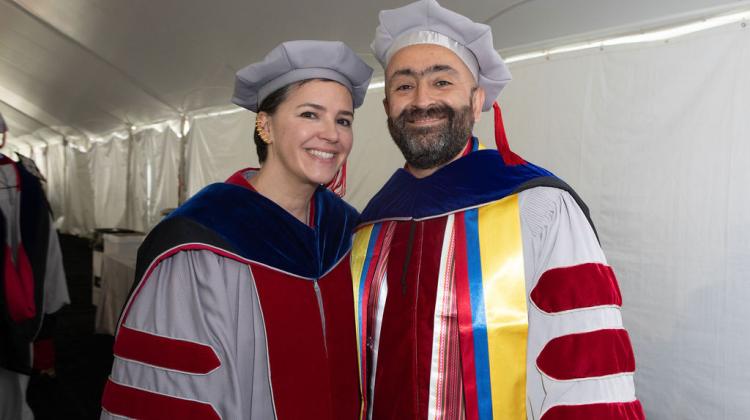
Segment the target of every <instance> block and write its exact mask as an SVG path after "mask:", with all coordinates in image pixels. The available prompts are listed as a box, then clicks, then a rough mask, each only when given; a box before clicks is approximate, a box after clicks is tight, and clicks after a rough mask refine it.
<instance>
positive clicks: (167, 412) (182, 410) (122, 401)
mask: <svg viewBox="0 0 750 420" xmlns="http://www.w3.org/2000/svg"><path fill="white" fill-rule="evenodd" d="M102 408H103V409H105V410H107V411H108V412H109V413H111V414H114V415H118V416H124V417H128V418H133V419H141V420H151V419H154V420H156V419H184V420H193V419H195V420H198V419H201V420H208V419H217V420H218V419H220V418H221V417H219V414H218V413H217V412H216V410H215V409H214V408H213V406H212V405H211V404H208V403H205V402H201V401H194V400H188V399H184V398H177V397H173V396H170V395H164V394H157V393H155V392H151V391H146V390H143V389H139V388H133V387H129V386H125V385H121V384H118V383H116V382H113V381H112V380H111V379H110V380H109V381H107V385H106V386H105V387H104V396H103V397H102Z"/></svg>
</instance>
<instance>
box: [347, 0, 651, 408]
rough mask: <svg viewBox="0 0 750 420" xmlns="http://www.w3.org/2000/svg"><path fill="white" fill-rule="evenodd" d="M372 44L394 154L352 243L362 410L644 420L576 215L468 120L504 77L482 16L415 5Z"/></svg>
mask: <svg viewBox="0 0 750 420" xmlns="http://www.w3.org/2000/svg"><path fill="white" fill-rule="evenodd" d="M372 47H373V50H374V53H375V55H376V57H377V58H378V59H379V60H380V62H381V64H382V65H383V67H384V68H385V95H386V96H385V100H384V106H385V111H386V114H387V115H388V128H389V130H390V133H391V136H392V137H393V140H394V141H395V142H396V144H397V145H398V147H399V148H400V149H401V152H402V153H403V155H404V157H405V158H406V162H407V163H406V167H405V168H404V169H400V170H398V171H396V173H395V174H394V175H393V176H392V177H391V178H390V180H389V181H388V182H387V183H386V184H385V186H384V187H383V188H382V189H381V190H380V191H379V192H378V193H377V194H376V195H375V197H374V198H373V199H372V200H371V201H370V203H369V204H368V205H367V207H366V208H365V210H364V212H363V213H362V218H361V221H360V226H359V228H358V230H357V232H356V236H355V241H354V248H353V251H352V272H353V276H354V291H355V295H356V296H355V298H356V313H357V334H358V338H359V340H360V347H359V350H360V372H361V375H362V377H361V383H362V386H363V389H362V393H363V396H364V400H365V404H363V414H364V415H366V416H367V417H368V418H372V419H501V420H516V419H526V418H529V419H543V420H553V419H593V418H596V419H643V418H644V414H643V410H642V407H641V405H640V403H639V401H638V400H637V399H636V397H635V389H634V388H635V387H634V381H633V374H634V371H635V361H634V356H633V351H632V348H631V344H630V339H629V337H628V334H627V332H626V331H625V329H624V328H623V326H622V318H621V315H620V305H621V303H622V298H621V296H620V291H619V288H618V286H617V281H616V279H615V276H614V274H613V271H612V269H611V268H610V267H609V266H608V265H607V262H606V259H605V257H604V254H603V253H602V250H601V248H600V246H599V243H598V240H597V237H596V233H595V230H594V228H593V226H592V224H591V221H590V219H589V217H588V210H587V209H586V206H585V205H584V204H583V202H582V201H581V200H580V199H579V198H578V196H577V195H576V194H575V192H574V191H573V190H572V188H571V187H569V186H568V185H567V184H565V183H564V182H563V181H561V180H560V179H558V178H557V177H555V176H554V175H553V174H552V173H550V172H549V171H547V170H545V169H543V168H540V167H538V166H535V165H533V164H530V163H527V162H526V161H524V160H523V159H522V158H520V157H519V156H517V155H515V154H514V153H512V152H511V151H510V149H509V148H508V145H507V141H506V139H505V134H504V130H503V127H502V120H501V117H500V111H499V108H498V107H497V105H496V104H495V118H496V121H495V123H496V129H495V131H496V133H495V134H496V142H497V145H498V150H492V149H483V147H482V146H481V145H480V143H479V141H478V140H477V139H476V138H475V137H473V136H472V129H473V126H474V123H475V122H476V121H477V120H478V119H479V117H480V115H481V112H482V111H483V110H489V109H490V108H492V107H493V102H494V99H495V98H496V97H497V96H498V94H499V93H500V91H501V89H502V88H503V87H504V86H505V84H506V83H507V82H508V81H509V80H510V73H509V72H508V69H507V68H506V66H505V64H504V63H503V61H502V59H501V58H500V56H499V54H498V53H497V52H496V50H495V49H494V47H493V45H492V33H491V30H490V28H489V27H488V26H486V25H483V24H479V23H475V22H472V21H471V20H469V19H468V18H466V17H464V16H461V15H459V14H457V13H454V12H452V11H450V10H447V9H444V8H442V7H441V6H440V5H439V4H438V3H437V2H435V1H434V0H422V1H418V2H416V3H412V4H409V5H407V6H404V7H402V8H399V9H394V10H386V11H382V12H381V13H380V26H379V27H378V28H377V31H376V36H375V41H374V42H373V45H372Z"/></svg>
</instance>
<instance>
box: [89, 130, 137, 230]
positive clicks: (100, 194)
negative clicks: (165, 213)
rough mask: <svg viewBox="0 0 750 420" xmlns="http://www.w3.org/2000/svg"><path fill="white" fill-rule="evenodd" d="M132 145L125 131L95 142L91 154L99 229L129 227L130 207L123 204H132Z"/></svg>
mask: <svg viewBox="0 0 750 420" xmlns="http://www.w3.org/2000/svg"><path fill="white" fill-rule="evenodd" d="M130 146H131V145H130V136H129V135H128V134H127V132H125V133H123V134H122V135H112V136H111V137H109V138H108V139H106V140H105V141H103V142H97V143H94V145H93V147H92V148H91V150H90V151H89V152H88V153H87V154H88V155H89V156H90V159H91V160H90V165H91V175H92V176H91V181H92V182H93V185H92V186H93V190H94V197H93V200H94V225H95V226H96V227H97V228H121V227H125V209H126V208H127V206H124V205H122V203H127V202H128V195H127V194H128V193H127V189H128V182H129V181H130V179H129V175H128V154H129V153H130V149H131V147H130Z"/></svg>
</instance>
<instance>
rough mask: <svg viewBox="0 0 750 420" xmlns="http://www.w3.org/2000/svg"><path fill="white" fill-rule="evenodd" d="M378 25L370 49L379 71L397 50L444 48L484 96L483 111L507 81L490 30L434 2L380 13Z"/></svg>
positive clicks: (503, 66) (503, 65) (490, 104)
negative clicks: (424, 46)
mask: <svg viewBox="0 0 750 420" xmlns="http://www.w3.org/2000/svg"><path fill="white" fill-rule="evenodd" d="M379 17H380V25H379V26H378V28H377V29H376V30H375V39H374V40H373V41H372V45H371V46H370V47H371V48H372V50H373V52H374V53H375V57H377V59H378V61H380V64H381V65H382V66H383V68H386V67H387V66H388V61H389V60H390V59H391V57H393V55H394V54H396V52H398V51H399V50H400V49H402V48H405V47H408V46H410V45H415V44H437V45H440V46H443V47H446V48H448V49H450V50H451V51H453V52H454V53H456V55H457V56H458V57H459V58H460V59H461V60H462V61H463V62H464V63H466V66H467V67H468V68H469V70H470V71H471V72H472V73H473V74H474V78H475V79H476V80H477V83H478V84H479V86H481V87H482V88H483V89H484V91H485V93H486V96H485V100H484V104H483V106H482V110H483V111H487V110H489V109H490V108H492V103H493V102H494V101H495V99H496V98H497V97H498V95H500V91H501V90H503V87H505V85H506V84H508V82H509V81H510V79H511V76H510V71H509V70H508V68H507V67H506V66H505V63H504V62H503V59H502V58H501V57H500V54H498V52H497V50H495V47H493V45H492V29H491V28H490V27H489V26H487V25H484V24H482V23H477V22H473V21H472V20H471V19H469V18H467V17H466V16H463V15H460V14H458V13H456V12H454V11H451V10H448V9H446V8H444V7H442V6H440V4H438V2H437V1H435V0H420V1H417V2H414V3H411V4H408V5H406V6H403V7H399V8H398V9H391V10H383V11H381V12H380V15H379Z"/></svg>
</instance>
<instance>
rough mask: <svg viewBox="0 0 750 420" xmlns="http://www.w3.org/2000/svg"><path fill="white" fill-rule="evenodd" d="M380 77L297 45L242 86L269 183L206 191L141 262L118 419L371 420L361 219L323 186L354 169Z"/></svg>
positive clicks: (116, 372) (242, 182)
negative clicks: (360, 298)
mask: <svg viewBox="0 0 750 420" xmlns="http://www.w3.org/2000/svg"><path fill="white" fill-rule="evenodd" d="M371 74H372V69H371V68H370V67H368V66H367V65H366V64H365V63H364V62H363V61H362V60H361V59H359V58H358V57H357V56H356V54H354V52H353V51H351V50H350V49H349V48H348V47H346V45H344V44H343V43H340V42H324V41H292V42H286V43H283V44H281V45H279V46H278V47H277V48H275V49H274V50H273V51H271V52H270V53H269V54H268V55H267V56H266V57H265V59H264V60H263V61H262V62H259V63H255V64H252V65H250V66H248V67H246V68H244V69H242V70H240V71H239V72H238V73H237V81H236V85H235V95H234V98H233V102H234V103H236V104H238V105H240V106H243V107H245V108H247V109H249V110H251V111H253V112H257V121H256V132H255V141H256V145H257V149H258V154H259V157H260V161H261V163H262V166H261V169H260V170H257V171H256V170H243V171H240V172H238V173H236V174H235V175H233V176H232V177H230V178H229V179H228V180H227V182H225V183H222V184H214V185H211V186H209V187H207V188H205V189H204V190H202V191H201V192H199V193H198V194H196V195H195V197H193V198H192V199H190V200H189V201H187V202H186V203H185V204H184V205H183V206H181V207H180V208H178V209H177V210H175V211H174V212H173V213H172V214H171V215H170V216H169V217H168V218H167V219H165V220H164V221H163V222H162V223H160V224H159V225H158V226H157V227H155V228H154V230H153V231H152V232H151V234H150V235H149V236H148V238H147V239H146V241H145V242H144V244H143V245H142V246H141V248H140V249H139V255H138V259H139V263H138V268H137V270H136V279H138V282H137V284H136V285H135V286H134V288H133V291H132V293H131V297H130V299H129V300H128V303H127V304H126V306H125V308H124V310H123V314H122V316H121V319H120V322H119V327H118V331H117V336H116V339H115V345H114V354H115V362H114V365H113V369H112V375H111V377H110V379H109V381H108V383H107V385H106V388H105V391H104V396H103V401H102V406H103V410H102V417H103V418H110V417H116V416H124V417H133V418H181V419H182V418H186V419H187V418H201V419H203V418H224V419H249V418H252V419H272V418H278V419H282V420H283V419H301V418H309V419H354V418H357V417H358V414H359V409H360V398H359V382H358V378H357V355H356V353H357V350H356V347H355V346H356V345H355V338H354V318H353V304H352V303H351V300H352V286H351V279H350V271H349V265H348V258H346V257H347V256H348V253H349V248H350V246H351V241H350V235H351V230H352V227H353V225H354V223H355V221H356V217H357V213H356V211H355V210H354V209H352V208H351V207H350V206H348V205H347V204H345V203H344V202H343V201H342V200H341V199H339V198H338V197H337V196H335V195H334V194H333V193H331V192H330V191H327V190H326V189H325V188H324V187H322V186H321V184H325V183H327V182H329V181H330V180H331V179H332V178H333V177H334V176H335V175H336V173H337V171H338V170H339V168H340V167H341V166H342V164H343V162H344V161H345V160H346V157H347V155H348V153H349V151H350V149H351V146H352V126H351V125H352V119H353V116H354V114H353V112H354V108H356V107H358V106H359V105H361V104H362V102H363V100H364V95H365V93H366V91H367V86H368V83H369V80H370V76H371Z"/></svg>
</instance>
